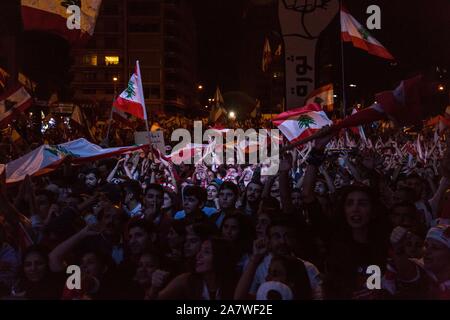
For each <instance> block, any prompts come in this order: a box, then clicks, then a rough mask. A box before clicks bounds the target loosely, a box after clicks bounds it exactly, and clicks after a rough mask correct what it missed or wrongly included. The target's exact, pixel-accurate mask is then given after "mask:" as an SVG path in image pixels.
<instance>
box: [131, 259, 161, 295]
mask: <svg viewBox="0 0 450 320" xmlns="http://www.w3.org/2000/svg"><path fill="white" fill-rule="evenodd" d="M158 268H159V264H158V260H157V259H155V258H154V257H152V256H150V255H148V254H144V255H142V256H141V258H140V259H139V263H138V266H137V269H136V277H135V279H136V281H137V282H138V283H139V285H141V286H142V287H150V286H151V284H152V275H153V272H155V271H156V270H157V269H158Z"/></svg>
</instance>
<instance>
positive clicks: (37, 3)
mask: <svg viewBox="0 0 450 320" xmlns="http://www.w3.org/2000/svg"><path fill="white" fill-rule="evenodd" d="M101 3H102V0H53V1H49V0H21V11H22V21H23V26H24V29H25V30H38V31H46V32H50V33H53V34H57V35H59V36H61V37H63V38H65V39H66V40H68V42H69V43H71V44H84V43H85V42H86V40H88V39H89V37H90V36H92V35H93V34H94V29H95V23H96V21H97V17H98V14H99V12H100V6H101ZM74 8H75V10H76V11H73V10H74ZM77 15H79V19H77V18H76V16H77ZM71 23H74V25H72V24H71ZM76 23H79V25H76Z"/></svg>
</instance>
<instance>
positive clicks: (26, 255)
mask: <svg viewBox="0 0 450 320" xmlns="http://www.w3.org/2000/svg"><path fill="white" fill-rule="evenodd" d="M64 283H65V275H64V274H63V273H62V272H60V270H58V272H53V271H52V270H51V269H50V267H49V255H48V252H47V250H46V249H44V248H43V247H40V246H31V247H28V248H27V249H26V250H25V251H24V252H23V254H22V268H21V269H20V272H19V279H18V281H17V282H16V283H15V284H14V285H13V287H12V289H11V295H12V296H13V297H14V298H22V299H28V300H58V299H60V298H61V294H62V292H63V288H64Z"/></svg>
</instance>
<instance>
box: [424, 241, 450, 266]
mask: <svg viewBox="0 0 450 320" xmlns="http://www.w3.org/2000/svg"><path fill="white" fill-rule="evenodd" d="M423 262H424V266H425V269H427V270H429V271H431V272H433V273H434V274H436V273H439V272H442V271H444V270H446V268H449V265H450V250H449V248H447V247H446V246H445V245H444V244H443V243H441V242H439V241H436V240H434V239H426V240H425V252H424V255H423Z"/></svg>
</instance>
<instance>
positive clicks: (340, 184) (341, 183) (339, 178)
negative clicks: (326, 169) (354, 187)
mask: <svg viewBox="0 0 450 320" xmlns="http://www.w3.org/2000/svg"><path fill="white" fill-rule="evenodd" d="M333 183H334V186H335V188H336V189H339V188H342V187H343V186H344V185H345V181H344V178H343V177H342V176H341V175H340V174H337V175H336V177H335V178H334V182H333Z"/></svg>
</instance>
